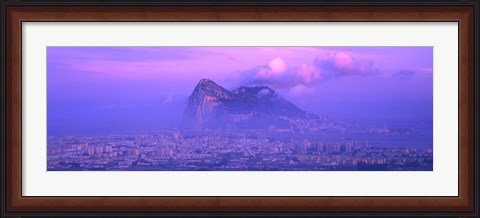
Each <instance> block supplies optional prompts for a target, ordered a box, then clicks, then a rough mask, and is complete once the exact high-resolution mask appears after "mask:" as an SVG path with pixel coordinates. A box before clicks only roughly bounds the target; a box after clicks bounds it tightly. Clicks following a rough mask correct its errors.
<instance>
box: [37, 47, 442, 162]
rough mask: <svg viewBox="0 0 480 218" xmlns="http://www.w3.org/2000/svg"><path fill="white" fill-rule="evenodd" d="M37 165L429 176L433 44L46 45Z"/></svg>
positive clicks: (431, 139) (431, 160)
mask: <svg viewBox="0 0 480 218" xmlns="http://www.w3.org/2000/svg"><path fill="white" fill-rule="evenodd" d="M46 164H47V170H48V171H433V47H421V46H347V47H345V46H312V47H303V46H300V47H282V46H281V47H264V46H259V47H258V46H257V47H244V46H240V47H235V46H219V47H217V46H215V47H213V46H212V47H208V46H207V47H205V46H171V47H170V46H143V47H139V46H126V47H124V46H110V47H101V46H95V47H88V46H78V47H75V46H72V47H69V46H49V47H47V163H46Z"/></svg>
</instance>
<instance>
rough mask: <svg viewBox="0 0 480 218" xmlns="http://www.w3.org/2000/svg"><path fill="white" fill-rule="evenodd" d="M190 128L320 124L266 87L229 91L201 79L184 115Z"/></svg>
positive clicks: (283, 126)
mask: <svg viewBox="0 0 480 218" xmlns="http://www.w3.org/2000/svg"><path fill="white" fill-rule="evenodd" d="M183 120H184V125H185V127H187V128H243V129H244V128H247V129H257V128H268V127H269V126H272V125H274V126H276V127H282V128H289V127H291V126H297V125H303V124H302V123H306V122H307V123H308V122H310V123H311V122H317V121H319V118H318V117H317V116H316V115H313V114H311V113H308V112H305V111H303V110H301V109H299V108H298V107H296V106H295V105H294V104H292V103H290V102H289V101H288V100H286V99H284V98H283V97H281V96H280V95H279V94H278V93H276V92H275V91H274V90H272V89H271V88H269V87H267V86H259V87H240V88H238V89H236V90H233V91H229V90H227V89H225V88H223V87H221V86H219V85H217V84H216V83H215V82H213V81H211V80H208V79H202V80H200V82H199V83H198V85H197V86H196V87H195V89H194V90H193V92H192V94H191V95H190V97H189V99H188V104H187V107H186V109H185V111H184V114H183Z"/></svg>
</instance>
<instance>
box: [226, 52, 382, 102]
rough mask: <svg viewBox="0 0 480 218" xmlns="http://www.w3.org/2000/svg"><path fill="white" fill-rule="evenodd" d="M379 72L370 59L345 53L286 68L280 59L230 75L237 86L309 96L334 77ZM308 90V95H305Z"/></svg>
mask: <svg viewBox="0 0 480 218" xmlns="http://www.w3.org/2000/svg"><path fill="white" fill-rule="evenodd" d="M376 73H378V69H375V68H373V60H370V59H361V58H358V57H355V56H354V55H353V54H350V53H346V52H332V53H327V54H323V55H319V56H317V57H316V58H315V59H314V60H313V62H312V63H310V64H308V63H306V64H301V65H299V66H289V65H288V64H287V63H286V61H285V60H284V59H283V58H281V57H276V58H273V59H271V60H269V61H267V63H266V64H265V65H259V66H256V67H253V68H251V69H248V70H245V71H242V72H237V73H235V74H233V75H231V76H230V80H232V81H234V83H236V86H258V85H268V86H270V87H271V88H274V89H275V88H281V89H291V90H290V92H291V93H292V94H300V93H308V92H310V91H308V90H310V89H307V88H310V87H311V86H314V85H315V84H317V83H319V82H323V81H326V80H328V79H331V78H334V77H344V76H354V75H356V76H368V75H372V74H376ZM307 91H308V92H307Z"/></svg>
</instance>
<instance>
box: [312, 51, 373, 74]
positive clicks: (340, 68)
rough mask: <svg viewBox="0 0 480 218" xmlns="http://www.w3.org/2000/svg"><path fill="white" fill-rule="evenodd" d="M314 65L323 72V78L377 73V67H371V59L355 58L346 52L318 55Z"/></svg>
mask: <svg viewBox="0 0 480 218" xmlns="http://www.w3.org/2000/svg"><path fill="white" fill-rule="evenodd" d="M314 66H315V67H316V69H317V70H319V71H321V72H323V74H324V76H325V78H327V77H339V76H349V75H359V76H366V75H372V74H376V73H378V69H376V68H373V59H362V58H355V57H354V56H353V55H352V54H350V53H346V52H332V53H327V54H324V55H320V56H318V57H317V58H315V60H314Z"/></svg>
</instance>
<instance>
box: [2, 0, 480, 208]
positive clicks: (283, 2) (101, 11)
mask: <svg viewBox="0 0 480 218" xmlns="http://www.w3.org/2000/svg"><path fill="white" fill-rule="evenodd" d="M478 14H479V3H478V2H474V1H465V2H457V1H448V0H447V1H440V2H434V1H425V0H423V1H405V2H388V1H371V0H368V1H365V0H363V1H355V2H353V1H339V2H328V1H318V0H306V1H305V0H302V1H298V2H296V1H290V0H280V1H275V2H274V1H265V0H261V1H250V2H242V1H237V0H231V1H221V2H216V1H199V2H191V1H185V0H181V1H175V2H171V1H139V2H130V1H121V0H120V1H101V0H92V1H65V0H62V1H59V2H49V1H43V0H40V1H32V0H28V1H18V2H17V1H10V0H9V1H2V2H1V18H0V19H1V20H0V25H1V30H2V31H1V33H2V35H1V54H2V55H1V69H0V70H1V72H2V73H1V74H0V76H1V89H0V90H1V105H2V107H1V121H2V122H1V141H0V143H1V169H2V174H1V185H2V187H1V188H2V191H1V193H2V194H1V200H2V202H1V214H2V216H23V215H43V216H45V215H126V214H127V215H147V214H148V215H181V214H179V213H178V212H182V213H187V214H188V215H208V216H211V215H229V214H231V213H240V214H243V215H256V216H258V215H265V214H268V215H274V216H276V215H289V214H290V215H300V214H299V213H301V214H302V215H415V214H416V215H436V216H438V215H454V216H459V215H464V216H475V215H479V211H478V204H479V201H478V180H479V178H478V176H479V175H478V158H479V149H478V142H479V136H478V135H479V132H480V130H479V116H478V113H479V107H478V101H479V99H480V96H479V76H478V73H479V72H478V69H479V67H478V59H479V56H478V51H479V45H478V28H479V19H478ZM24 21H62V22H66V21H70V22H76V21H88V22H94V21H135V22H137V21H138V22H140V21H337V22H338V21H339V22H342V21H354V22H355V21H402V22H415V21H428V22H434V21H454V22H459V66H460V67H459V68H460V69H459V81H460V84H459V111H460V114H459V124H460V125H459V128H460V132H459V146H460V147H459V155H460V157H459V196H458V197H25V196H22V194H21V137H22V130H21V129H22V128H21V120H22V116H21V111H22V105H21V104H22V102H21V87H22V83H21V55H22V54H21V24H22V22H24ZM226 212H229V213H226ZM292 212H295V214H291V213H292ZM205 213H208V214H205ZM184 215H185V214H184Z"/></svg>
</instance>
